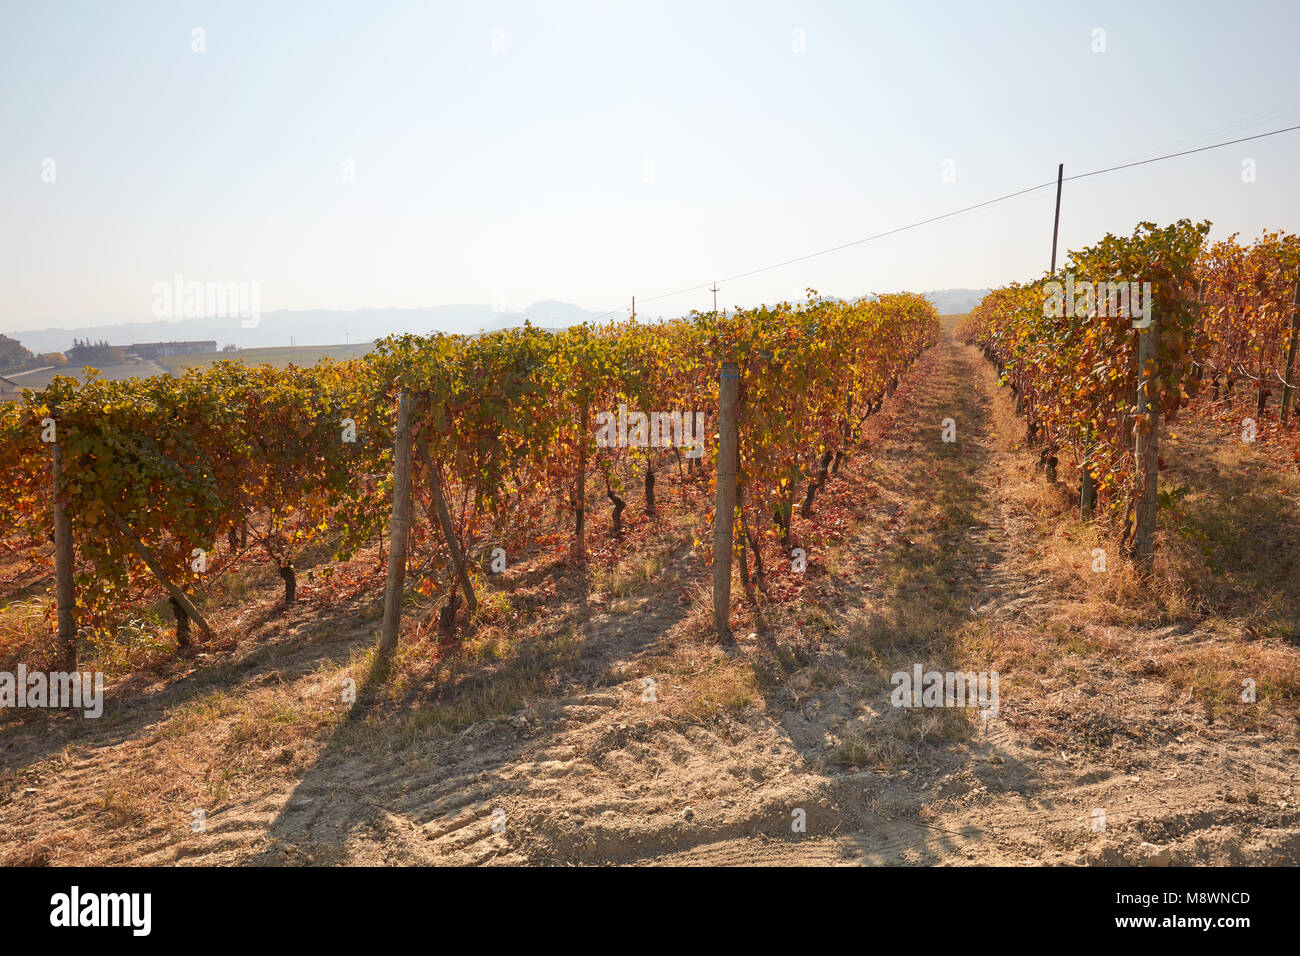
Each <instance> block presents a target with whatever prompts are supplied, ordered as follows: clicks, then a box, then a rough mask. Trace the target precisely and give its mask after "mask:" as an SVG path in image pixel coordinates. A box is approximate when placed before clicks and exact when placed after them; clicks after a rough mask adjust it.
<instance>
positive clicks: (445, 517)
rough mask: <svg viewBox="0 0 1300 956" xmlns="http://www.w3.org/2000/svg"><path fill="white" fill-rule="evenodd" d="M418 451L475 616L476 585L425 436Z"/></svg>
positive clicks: (435, 508) (467, 600)
mask: <svg viewBox="0 0 1300 956" xmlns="http://www.w3.org/2000/svg"><path fill="white" fill-rule="evenodd" d="M416 449H417V450H418V451H419V453H420V463H421V464H422V465H424V473H425V474H426V475H428V476H429V492H430V494H432V496H433V507H434V510H435V511H436V513H437V516H438V524H439V525H440V526H441V527H442V536H443V538H444V539H445V540H446V542H447V550H448V551H449V552H451V566H452V568H454V569H455V571H456V580H458V581H459V582H460V589H461V590H462V591H463V592H464V593H465V601H466V602H467V603H468V604H469V613H471V614H474V613H476V612H477V611H478V598H476V597H475V596H474V585H473V584H472V583H470V580H469V571H468V570H467V569H466V567H465V556H464V555H463V554H462V553H461V550H460V542H459V541H458V540H457V539H456V527H455V525H453V524H452V523H451V511H450V509H448V507H447V499H446V498H445V497H443V494H442V483H441V482H439V481H438V473H437V472H436V471H434V470H433V459H432V458H431V457H430V456H429V443H428V442H426V441H425V440H424V436H423V435H421V436H420V438H419V440H418V441H417V442H416Z"/></svg>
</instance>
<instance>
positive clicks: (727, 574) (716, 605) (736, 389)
mask: <svg viewBox="0 0 1300 956" xmlns="http://www.w3.org/2000/svg"><path fill="white" fill-rule="evenodd" d="M739 394H740V374H739V371H738V369H737V366H736V363H735V362H723V363H722V371H721V374H720V377H719V388H718V489H717V492H718V493H717V507H716V509H715V511H714V513H713V624H714V627H715V629H716V630H717V632H718V636H719V637H720V638H723V639H724V640H725V639H729V638H730V637H731V623H730V618H731V551H732V535H733V525H734V522H735V518H736V458H737V444H738V436H737V434H736V404H737V400H738V397H739Z"/></svg>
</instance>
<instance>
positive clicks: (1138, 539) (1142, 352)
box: [1133, 305, 1160, 573]
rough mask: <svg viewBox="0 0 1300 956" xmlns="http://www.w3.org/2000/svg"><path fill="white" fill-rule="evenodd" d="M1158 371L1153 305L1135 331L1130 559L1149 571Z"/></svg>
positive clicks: (1153, 521)
mask: <svg viewBox="0 0 1300 956" xmlns="http://www.w3.org/2000/svg"><path fill="white" fill-rule="evenodd" d="M1159 374H1160V322H1159V316H1158V315H1157V314H1156V312H1155V307H1154V305H1153V306H1152V309H1151V324H1150V325H1149V326H1147V327H1146V328H1145V329H1140V330H1139V331H1138V394H1137V411H1138V420H1137V446H1136V449H1135V450H1136V454H1137V465H1138V481H1139V482H1140V483H1141V485H1140V493H1139V495H1138V500H1137V505H1138V508H1137V528H1136V531H1135V533H1134V536H1133V561H1134V563H1135V564H1136V565H1137V566H1138V568H1139V569H1140V570H1141V571H1143V572H1144V573H1145V572H1149V571H1150V570H1151V569H1152V567H1154V565H1155V555H1156V497H1157V493H1158V484H1159V452H1160V398H1159V394H1158V392H1157V391H1156V377H1157V376H1158V375H1159Z"/></svg>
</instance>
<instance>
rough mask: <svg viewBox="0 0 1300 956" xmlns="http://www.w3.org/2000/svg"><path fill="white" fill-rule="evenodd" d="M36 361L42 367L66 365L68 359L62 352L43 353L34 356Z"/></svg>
mask: <svg viewBox="0 0 1300 956" xmlns="http://www.w3.org/2000/svg"><path fill="white" fill-rule="evenodd" d="M36 360H37V361H38V362H40V363H41V364H42V365H67V364H68V357H67V356H66V355H64V354H63V353H62V352H45V353H43V354H41V355H38V356H36Z"/></svg>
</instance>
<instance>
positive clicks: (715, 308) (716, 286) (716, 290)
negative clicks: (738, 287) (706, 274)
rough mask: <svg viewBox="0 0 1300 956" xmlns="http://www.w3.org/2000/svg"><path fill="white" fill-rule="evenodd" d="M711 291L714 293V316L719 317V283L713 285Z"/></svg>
mask: <svg viewBox="0 0 1300 956" xmlns="http://www.w3.org/2000/svg"><path fill="white" fill-rule="evenodd" d="M709 291H710V292H712V293H713V314H714V315H717V313H718V283H717V282H714V283H713V287H712V288H710V289H709Z"/></svg>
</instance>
